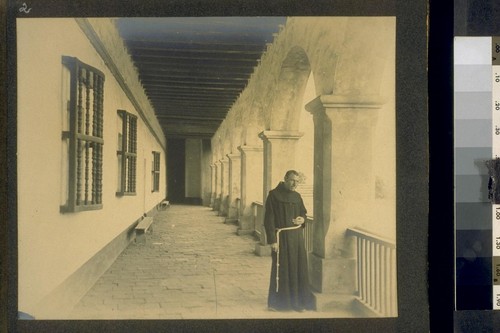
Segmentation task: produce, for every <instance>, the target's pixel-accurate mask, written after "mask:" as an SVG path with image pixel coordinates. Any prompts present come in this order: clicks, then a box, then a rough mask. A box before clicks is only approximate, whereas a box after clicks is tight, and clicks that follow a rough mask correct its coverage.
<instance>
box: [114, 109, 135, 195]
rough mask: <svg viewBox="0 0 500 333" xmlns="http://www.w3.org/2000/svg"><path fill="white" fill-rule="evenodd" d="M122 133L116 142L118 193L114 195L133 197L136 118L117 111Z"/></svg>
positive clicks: (127, 113)
mask: <svg viewBox="0 0 500 333" xmlns="http://www.w3.org/2000/svg"><path fill="white" fill-rule="evenodd" d="M118 116H119V117H120V119H121V123H122V132H121V134H119V142H118V145H119V147H118V151H117V155H118V168H119V170H118V171H119V172H118V177H119V180H118V191H117V192H116V195H119V196H122V195H135V194H136V193H135V188H136V168H137V117H136V116H135V115H133V114H131V113H129V112H127V111H125V110H118Z"/></svg>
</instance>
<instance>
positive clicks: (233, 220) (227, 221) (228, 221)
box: [224, 217, 238, 225]
mask: <svg viewBox="0 0 500 333" xmlns="http://www.w3.org/2000/svg"><path fill="white" fill-rule="evenodd" d="M224 224H236V225H237V224H238V219H237V218H230V217H226V219H225V220H224Z"/></svg>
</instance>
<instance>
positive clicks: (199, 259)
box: [71, 205, 350, 319]
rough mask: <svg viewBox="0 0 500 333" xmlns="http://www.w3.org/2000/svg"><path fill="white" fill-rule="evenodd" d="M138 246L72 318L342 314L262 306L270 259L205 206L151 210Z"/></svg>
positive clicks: (248, 237)
mask: <svg viewBox="0 0 500 333" xmlns="http://www.w3.org/2000/svg"><path fill="white" fill-rule="evenodd" d="M152 228H153V231H152V232H151V233H147V234H146V242H145V243H144V244H140V243H136V242H132V243H131V244H130V245H129V246H128V247H127V248H126V249H125V251H123V252H122V254H120V256H119V257H118V258H117V260H116V261H115V262H114V263H113V265H112V266H111V267H110V268H109V269H108V271H107V272H106V273H105V274H104V275H103V276H102V277H101V278H100V279H99V280H98V281H97V283H96V284H95V285H94V286H93V287H92V289H91V290H90V291H89V292H88V293H87V294H86V295H85V296H84V297H83V298H82V300H81V301H80V302H79V303H78V304H77V306H76V307H75V308H74V310H73V312H72V316H71V317H72V318H74V319H211V318H217V319H232V318H316V317H323V318H328V317H349V316H350V314H349V313H348V312H345V313H344V312H343V311H338V310H336V311H335V313H331V312H302V313H297V312H270V311H268V310H267V290H268V285H269V273H270V264H271V259H270V257H259V256H256V255H255V254H254V248H255V240H254V238H253V237H252V236H251V235H246V236H237V235H236V226H235V225H233V224H225V223H224V218H223V217H220V216H217V213H216V212H215V211H213V210H211V209H210V208H208V207H202V206H189V205H172V206H170V208H168V209H166V210H164V211H158V213H157V214H156V215H155V216H154V222H153V224H152Z"/></svg>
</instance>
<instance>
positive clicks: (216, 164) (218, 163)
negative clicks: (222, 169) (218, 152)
mask: <svg viewBox="0 0 500 333" xmlns="http://www.w3.org/2000/svg"><path fill="white" fill-rule="evenodd" d="M221 164H222V163H221V161H220V160H219V161H215V162H214V164H213V165H215V166H219V165H221Z"/></svg>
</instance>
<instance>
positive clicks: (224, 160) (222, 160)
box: [219, 157, 229, 164]
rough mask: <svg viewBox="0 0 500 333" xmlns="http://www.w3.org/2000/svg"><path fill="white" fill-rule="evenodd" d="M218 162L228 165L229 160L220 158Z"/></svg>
mask: <svg viewBox="0 0 500 333" xmlns="http://www.w3.org/2000/svg"><path fill="white" fill-rule="evenodd" d="M219 162H220V163H221V164H224V163H229V159H228V158H227V157H223V158H221V159H220V160H219Z"/></svg>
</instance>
